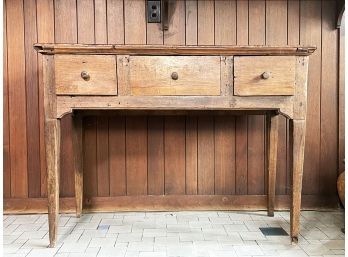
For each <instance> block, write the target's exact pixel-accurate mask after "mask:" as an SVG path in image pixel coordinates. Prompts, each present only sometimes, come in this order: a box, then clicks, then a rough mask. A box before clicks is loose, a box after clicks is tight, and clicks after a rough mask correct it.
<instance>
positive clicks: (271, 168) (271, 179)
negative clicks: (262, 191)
mask: <svg viewBox="0 0 348 257" xmlns="http://www.w3.org/2000/svg"><path fill="white" fill-rule="evenodd" d="M278 123H279V116H278V115H267V126H268V127H269V128H268V130H269V135H268V144H267V145H268V149H267V155H268V158H267V164H268V216H272V217H273V216H274V200H275V188H276V171H277V154H278Z"/></svg>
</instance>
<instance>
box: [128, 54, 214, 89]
mask: <svg viewBox="0 0 348 257" xmlns="http://www.w3.org/2000/svg"><path fill="white" fill-rule="evenodd" d="M129 87H130V93H131V95H141V96H166V95H167V96H170V95H182V96H184V95H191V96H192V95H220V57H219V56H130V57H129Z"/></svg>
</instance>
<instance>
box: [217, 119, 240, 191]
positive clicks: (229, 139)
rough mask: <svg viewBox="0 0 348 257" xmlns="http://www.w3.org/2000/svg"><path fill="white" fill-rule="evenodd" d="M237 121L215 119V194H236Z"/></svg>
mask: <svg viewBox="0 0 348 257" xmlns="http://www.w3.org/2000/svg"><path fill="white" fill-rule="evenodd" d="M234 128H235V120H234V117H233V116H216V117H215V133H214V134H215V179H214V180H215V194H219V195H223V194H227V195H229V194H235V180H236V174H235V131H234Z"/></svg>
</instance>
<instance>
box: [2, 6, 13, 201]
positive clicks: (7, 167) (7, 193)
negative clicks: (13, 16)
mask: <svg viewBox="0 0 348 257" xmlns="http://www.w3.org/2000/svg"><path fill="white" fill-rule="evenodd" d="M3 8H4V16H3V21H4V38H3V44H4V45H3V47H4V57H3V58H4V66H3V72H4V77H3V83H4V85H3V104H4V105H3V108H4V111H3V112H4V113H3V115H4V116H3V122H4V123H3V140H4V142H3V144H4V146H3V151H4V160H3V162H4V164H3V168H4V169H3V174H4V177H3V188H4V198H10V197H11V160H10V158H11V155H10V128H9V109H8V78H7V25H6V2H5V1H4V6H3Z"/></svg>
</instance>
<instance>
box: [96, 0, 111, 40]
mask: <svg viewBox="0 0 348 257" xmlns="http://www.w3.org/2000/svg"><path fill="white" fill-rule="evenodd" d="M106 1H107V0H94V10H95V11H94V21H95V25H94V28H95V43H96V44H107V43H108V32H107V23H106Z"/></svg>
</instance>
